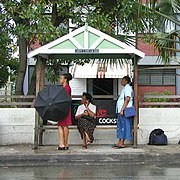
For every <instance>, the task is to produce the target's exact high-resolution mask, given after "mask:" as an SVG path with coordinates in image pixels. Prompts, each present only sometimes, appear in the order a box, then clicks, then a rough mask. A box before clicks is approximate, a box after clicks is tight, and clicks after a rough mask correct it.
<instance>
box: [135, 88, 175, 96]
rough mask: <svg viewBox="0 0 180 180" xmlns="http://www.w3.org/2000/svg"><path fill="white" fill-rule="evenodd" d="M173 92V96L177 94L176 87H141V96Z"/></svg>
mask: <svg viewBox="0 0 180 180" xmlns="http://www.w3.org/2000/svg"><path fill="white" fill-rule="evenodd" d="M166 90H167V91H171V92H172V95H175V94H176V86H139V93H138V94H139V95H140V96H143V95H144V93H147V92H159V93H161V92H164V91H166Z"/></svg>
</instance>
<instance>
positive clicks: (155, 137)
mask: <svg viewBox="0 0 180 180" xmlns="http://www.w3.org/2000/svg"><path fill="white" fill-rule="evenodd" d="M167 144H168V141H167V136H166V135H165V134H164V131H163V130H162V129H154V130H153V131H152V132H151V133H150V136H149V143H148V145H167Z"/></svg>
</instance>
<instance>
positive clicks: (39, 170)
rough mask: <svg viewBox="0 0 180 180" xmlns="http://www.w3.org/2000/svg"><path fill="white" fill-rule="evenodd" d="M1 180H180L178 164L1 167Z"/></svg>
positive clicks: (179, 166)
mask: <svg viewBox="0 0 180 180" xmlns="http://www.w3.org/2000/svg"><path fill="white" fill-rule="evenodd" d="M0 179H1V180H15V179H17V180H41V179H42V180H43V179H51V180H53V179H70V180H71V179H86V180H88V179H97V180H98V179H128V180H130V179H142V180H144V179H147V180H150V179H153V180H154V179H155V180H156V179H157V180H160V179H164V180H166V179H167V180H169V179H174V180H176V179H177V180H178V179H180V164H176V165H172V164H171V165H167V164H159V165H156V164H153V165H118V166H116V165H98V166H96V165H93V166H90V165H83V166H82V165H81V166H80V165H74V166H72V165H71V166H64V165H59V166H35V167H1V168H0Z"/></svg>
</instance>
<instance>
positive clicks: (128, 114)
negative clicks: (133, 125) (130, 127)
mask: <svg viewBox="0 0 180 180" xmlns="http://www.w3.org/2000/svg"><path fill="white" fill-rule="evenodd" d="M124 116H125V117H126V118H129V117H134V116H136V109H135V107H134V106H132V107H127V108H125V109H124Z"/></svg>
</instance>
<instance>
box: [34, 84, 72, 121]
mask: <svg viewBox="0 0 180 180" xmlns="http://www.w3.org/2000/svg"><path fill="white" fill-rule="evenodd" d="M70 106H71V98H70V96H69V95H68V94H67V93H66V90H65V89H64V88H63V86H60V85H49V86H47V87H46V88H44V89H43V90H41V91H40V92H39V93H38V96H37V98H36V102H35V106H34V107H35V109H36V110H37V112H38V113H39V115H40V116H41V118H42V119H43V120H53V121H58V120H63V119H64V118H65V117H66V116H67V115H68V113H69V109H70Z"/></svg>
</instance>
